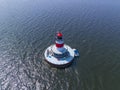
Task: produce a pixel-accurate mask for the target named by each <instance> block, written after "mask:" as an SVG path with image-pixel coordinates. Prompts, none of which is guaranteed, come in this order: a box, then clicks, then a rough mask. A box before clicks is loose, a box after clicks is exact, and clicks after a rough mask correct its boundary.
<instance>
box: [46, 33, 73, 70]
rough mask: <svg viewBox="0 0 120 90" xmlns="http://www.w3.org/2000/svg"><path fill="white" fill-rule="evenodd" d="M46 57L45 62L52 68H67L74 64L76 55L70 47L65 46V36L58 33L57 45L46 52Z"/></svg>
mask: <svg viewBox="0 0 120 90" xmlns="http://www.w3.org/2000/svg"><path fill="white" fill-rule="evenodd" d="M44 56H45V60H46V61H47V62H48V63H49V64H51V65H52V66H55V67H60V68H61V67H62V68H65V67H67V66H69V65H70V64H71V63H72V61H73V59H74V56H75V53H74V50H73V49H72V48H71V47H70V46H68V45H66V44H64V40H63V35H62V33H61V32H58V33H57V34H56V40H55V44H53V45H51V46H49V47H48V48H47V49H46V50H45V53H44Z"/></svg>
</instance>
